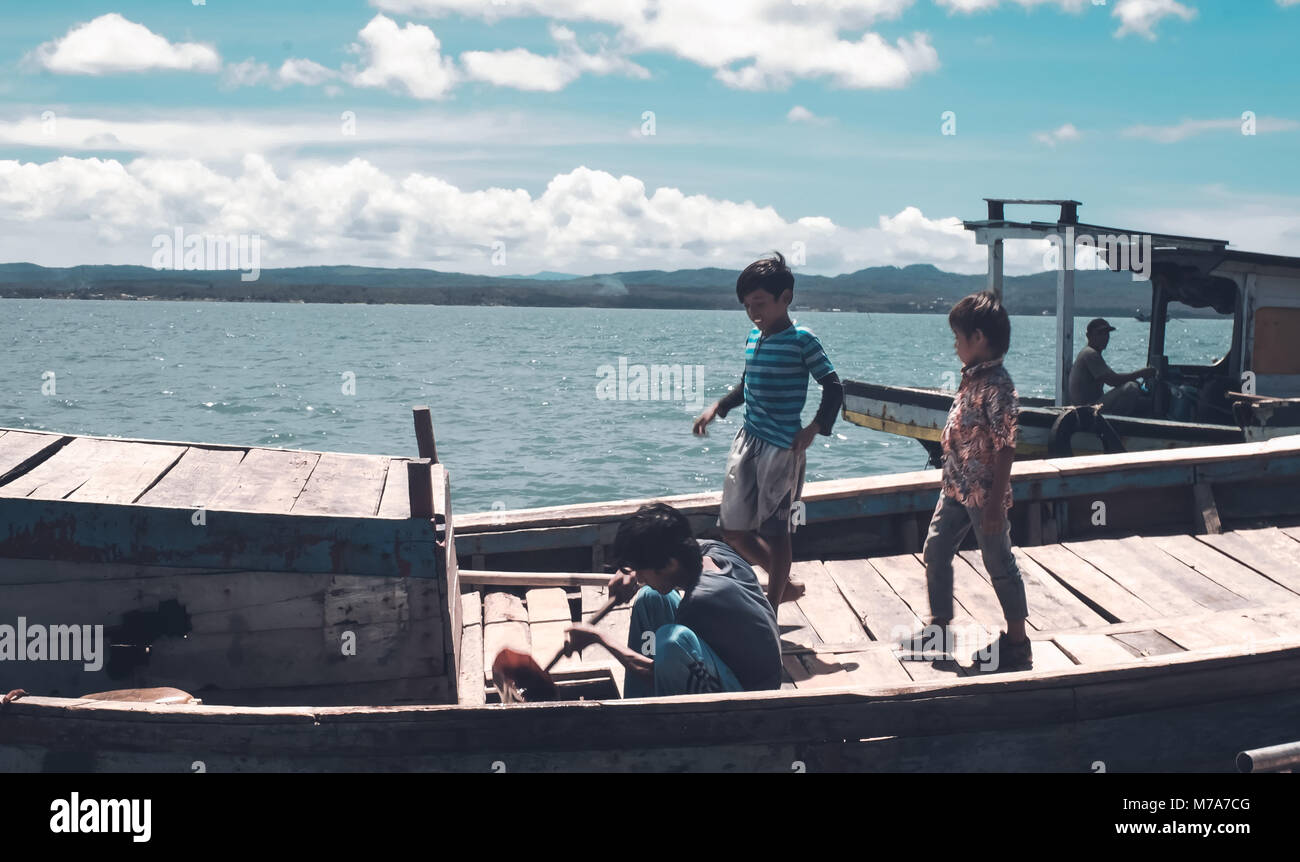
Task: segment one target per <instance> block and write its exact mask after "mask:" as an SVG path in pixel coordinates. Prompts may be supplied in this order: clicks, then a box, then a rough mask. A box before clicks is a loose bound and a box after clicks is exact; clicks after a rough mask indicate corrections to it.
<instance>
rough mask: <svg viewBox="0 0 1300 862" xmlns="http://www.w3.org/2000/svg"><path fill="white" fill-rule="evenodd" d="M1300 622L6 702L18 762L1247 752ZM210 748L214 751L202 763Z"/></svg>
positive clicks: (1286, 692) (1081, 758)
mask: <svg viewBox="0 0 1300 862" xmlns="http://www.w3.org/2000/svg"><path fill="white" fill-rule="evenodd" d="M1297 707H1300V640H1296V639H1291V640H1290V641H1287V642H1261V643H1260V644H1259V645H1258V647H1257V649H1256V651H1255V653H1254V654H1253V655H1241V654H1228V653H1225V651H1222V650H1219V651H1214V650H1208V651H1197V652H1193V653H1188V654H1185V655H1181V656H1179V657H1177V658H1176V659H1168V658H1164V657H1157V658H1153V659H1152V660H1150V661H1149V662H1148V663H1146V664H1145V665H1144V666H1140V667H1125V668H1119V669H1115V670H1104V669H1103V670H1093V669H1085V668H1082V667H1081V668H1076V669H1075V670H1073V671H1067V672H1060V673H1041V672H1030V673H1023V674H1005V675H1002V678H1000V679H997V680H966V681H964V682H958V683H953V684H949V685H934V684H912V685H907V686H895V687H890V688H881V689H877V690H826V691H822V692H817V693H812V694H805V693H801V692H772V693H752V694H742V695H695V696H690V697H677V698H660V699H653V700H639V701H638V700H629V701H608V702H573V703H559V704H519V705H511V706H504V707H503V706H483V707H472V708H466V707H456V706H427V707H419V706H411V707H390V708H386V709H378V708H373V707H319V708H315V707H296V708H245V709H239V708H230V707H216V706H206V705H204V706H191V705H178V706H157V705H146V704H106V703H96V702H90V701H73V700H61V699H50V698H30V699H23V700H20V701H16V702H14V703H12V704H9V705H8V706H6V707H4V708H3V710H0V770H4V771H41V770H44V771H121V772H127V771H151V772H190V771H194V770H197V769H204V770H206V771H209V772H227V771H230V772H237V771H285V772H299V771H302V772H308V771H377V770H383V771H389V770H391V771H457V772H493V771H497V772H501V771H505V772H534V771H536V772H548V771H638V772H640V771H739V772H753V771H767V772H791V771H802V770H806V771H809V772H816V771H863V770H871V771H889V772H894V771H924V772H946V771H999V772H1021V771H1063V772H1098V771H1107V772H1132V771H1225V772H1226V771H1231V770H1232V769H1233V758H1234V757H1235V755H1236V754H1237V752H1238V751H1241V750H1244V749H1247V748H1252V747H1260V746H1265V745H1275V744H1279V743H1282V742H1286V741H1288V740H1291V739H1294V738H1295V737H1296V734H1297V732H1298V731H1300V718H1297V716H1300V709H1297ZM199 764H201V766H200V765H199Z"/></svg>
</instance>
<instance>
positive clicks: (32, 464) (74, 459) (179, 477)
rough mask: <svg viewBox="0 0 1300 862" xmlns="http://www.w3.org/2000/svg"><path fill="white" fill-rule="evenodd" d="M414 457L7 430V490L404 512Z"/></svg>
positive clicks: (2, 475) (246, 507) (170, 502)
mask: <svg viewBox="0 0 1300 862" xmlns="http://www.w3.org/2000/svg"><path fill="white" fill-rule="evenodd" d="M409 460H410V459H407V458H390V457H386V456H382V455H353V454H346V453H340V452H312V451H306V450H295V449H268V448H262V447H256V446H221V445H215V444H196V443H175V442H169V441H153V440H128V439H117V438H109V437H84V436H74V435H68V434H48V433H43V432H35V431H22V430H16V429H0V496H3V497H26V498H30V499H34V500H68V501H72V502H87V503H116V504H131V505H139V506H150V507H181V508H183V507H193V506H203V507H204V508H206V509H208V510H221V511H241V512H258V513H263V514H277V515H286V514H293V515H337V516H347V517H361V518H371V517H373V518H393V519H405V518H409V517H411V509H410V501H409V497H408V490H407V477H406V471H405V467H404V463H405V462H406V461H409ZM395 464H396V466H397V467H398V468H400V469H390V468H391V467H393V466H394V465H395ZM390 479H391V481H390Z"/></svg>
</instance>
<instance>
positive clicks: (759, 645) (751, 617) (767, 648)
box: [566, 503, 781, 697]
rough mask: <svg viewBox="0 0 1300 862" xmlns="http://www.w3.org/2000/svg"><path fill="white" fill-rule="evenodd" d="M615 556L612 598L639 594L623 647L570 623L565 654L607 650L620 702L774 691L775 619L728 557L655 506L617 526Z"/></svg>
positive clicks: (727, 551)
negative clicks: (616, 668) (615, 668)
mask: <svg viewBox="0 0 1300 862" xmlns="http://www.w3.org/2000/svg"><path fill="white" fill-rule="evenodd" d="M613 557H614V564H615V565H616V566H617V567H618V568H619V573H618V574H616V575H615V576H614V577H613V578H612V579H611V580H610V582H609V591H610V595H612V596H616V597H618V599H619V600H620V601H626V600H627V599H629V598H632V596H634V595H635V596H636V599H635V601H634V602H633V603H632V620H631V624H630V625H629V627H628V635H627V644H626V646H625V645H623V644H615V643H610V642H609V641H608V640H607V639H606V636H605V634H604V633H603V632H601V631H600V630H599V629H597V628H595V627H593V626H590V625H586V624H584V623H575V624H574V625H573V626H571V627H570V628H569V637H568V643H567V646H566V652H568V653H570V654H572V653H573V652H574V651H576V650H580V649H582V648H583V647H585V646H587V645H589V644H594V643H598V644H600V645H601V646H603V647H605V649H607V650H609V652H610V654H611V655H613V656H614V658H616V659H618V661H619V662H620V663H621V664H622V665H623V666H624V667H625V668H626V669H627V678H626V684H625V686H624V695H625V696H626V697H649V696H651V695H660V696H661V695H672V694H699V693H702V692H719V691H762V690H766V689H775V688H780V687H781V637H780V633H779V630H778V628H777V624H776V612H775V611H774V610H773V609H772V606H771V605H770V604H769V603H768V601H767V598H766V596H764V594H763V589H762V587H761V586H759V583H758V578H757V577H756V576H755V575H754V570H753V569H752V568H750V566H749V564H748V563H746V562H745V560H744V559H743V558H742V557H741V556H740V555H739V554H737V553H736V552H735V551H734V550H733V549H731V548H730V547H728V546H727V545H725V544H723V543H722V542H716V541H710V540H704V539H700V540H697V539H696V538H695V536H694V534H693V533H692V531H691V525H690V523H689V522H688V521H687V520H686V516H685V515H683V514H682V513H681V512H679V511H677V510H676V509H674V508H673V507H672V506H669V505H667V504H664V503H652V504H650V505H647V506H642V507H641V508H640V509H638V510H637V512H636V513H635V514H633V515H631V516H630V517H628V518H627V519H625V520H624V521H623V523H621V524H619V527H618V533H617V535H616V536H615V539H614V548H613ZM679 590H680V591H681V595H680V596H679V595H678V591H679Z"/></svg>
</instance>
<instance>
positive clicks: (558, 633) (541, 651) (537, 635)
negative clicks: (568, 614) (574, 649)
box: [528, 620, 581, 670]
mask: <svg viewBox="0 0 1300 862" xmlns="http://www.w3.org/2000/svg"><path fill="white" fill-rule="evenodd" d="M570 625H572V623H571V621H569V620H550V621H549V622H540V623H530V624H529V626H528V638H529V641H530V643H531V644H532V650H533V658H534V659H535V660H536V661H537V663H538V664H539V665H541V666H542V667H546V663H547V662H548V661H550V660H551V659H552V658H553V657H555V656H556V655H558V654H559V652H560V650H562V649H564V641H565V638H566V636H567V635H566V632H568V630H569V626H570ZM579 664H581V660H580V658H579V657H578V656H576V655H574V656H561V657H560V659H559V661H557V662H556V663H555V667H556V669H557V670H568V669H570V668H572V667H576V666H577V665H579Z"/></svg>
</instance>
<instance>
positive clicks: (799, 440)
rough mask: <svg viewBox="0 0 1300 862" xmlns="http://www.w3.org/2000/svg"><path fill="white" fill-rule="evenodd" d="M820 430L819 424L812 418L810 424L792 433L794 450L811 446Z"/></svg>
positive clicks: (801, 449)
mask: <svg viewBox="0 0 1300 862" xmlns="http://www.w3.org/2000/svg"><path fill="white" fill-rule="evenodd" d="M821 430H822V428H821V426H820V425H818V424H817V422H816V421H815V420H814V421H813V423H812V424H811V425H809V426H808V427H807V428H805V429H803V430H802V431H800V432H799V433H798V434H796V435H794V451H796V452H802V451H803V450H805V449H807V448H808V447H809V446H811V445H812V443H813V440H815V439H816V438H817V435H818V434H819V433H821Z"/></svg>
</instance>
